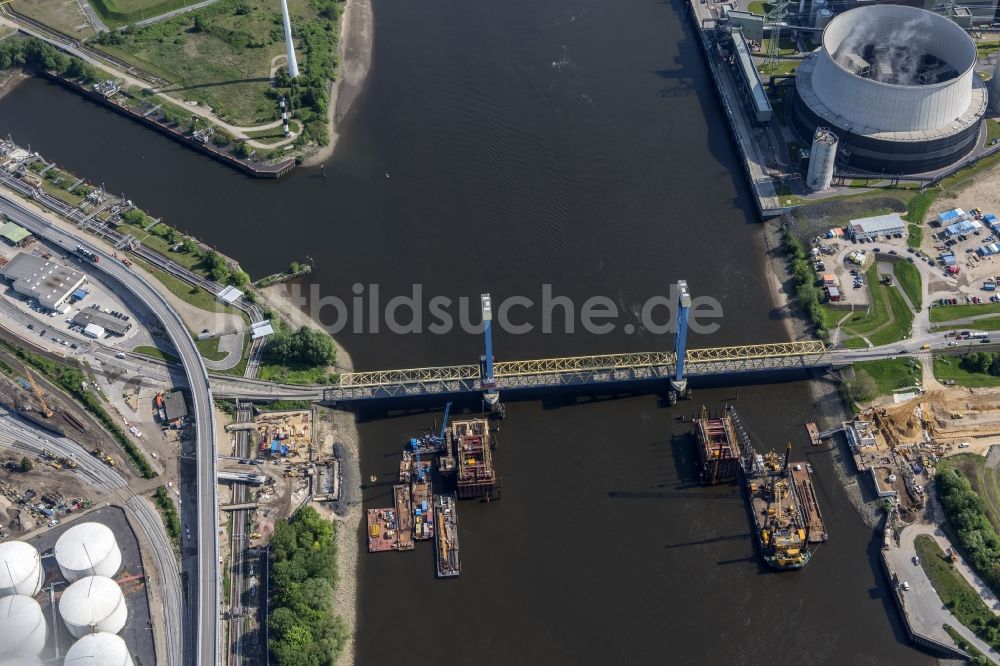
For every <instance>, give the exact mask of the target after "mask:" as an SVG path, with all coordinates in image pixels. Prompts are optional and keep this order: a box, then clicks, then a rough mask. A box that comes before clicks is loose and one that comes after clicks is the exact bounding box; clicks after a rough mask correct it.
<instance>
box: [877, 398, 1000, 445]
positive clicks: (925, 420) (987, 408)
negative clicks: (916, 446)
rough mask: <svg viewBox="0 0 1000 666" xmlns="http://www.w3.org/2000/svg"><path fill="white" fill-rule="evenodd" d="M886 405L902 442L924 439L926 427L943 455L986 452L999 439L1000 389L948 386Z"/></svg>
mask: <svg viewBox="0 0 1000 666" xmlns="http://www.w3.org/2000/svg"><path fill="white" fill-rule="evenodd" d="M884 409H885V421H884V425H885V426H889V427H890V428H891V430H892V433H893V435H895V437H896V439H897V442H898V443H899V444H913V443H918V442H923V441H924V439H925V435H924V432H923V431H924V430H925V429H926V431H927V433H926V434H927V436H929V437H930V438H931V439H933V440H934V441H935V442H937V443H938V444H939V445H941V448H942V450H941V454H943V455H948V454H951V453H960V452H961V453H985V452H986V450H987V449H988V448H989V446H990V445H991V444H997V443H1000V389H966V388H960V387H954V388H946V389H942V390H938V391H930V392H928V393H926V394H924V395H922V396H920V397H918V398H914V399H913V400H910V401H908V402H905V403H902V404H899V405H887V406H885V407H884ZM966 444H967V445H968V446H965V445H966Z"/></svg>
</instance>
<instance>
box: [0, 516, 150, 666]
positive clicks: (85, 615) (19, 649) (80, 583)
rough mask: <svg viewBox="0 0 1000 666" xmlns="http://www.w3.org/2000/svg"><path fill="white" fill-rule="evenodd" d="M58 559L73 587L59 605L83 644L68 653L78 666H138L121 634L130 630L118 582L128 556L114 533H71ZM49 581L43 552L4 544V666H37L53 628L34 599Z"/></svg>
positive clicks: (81, 529)
mask: <svg viewBox="0 0 1000 666" xmlns="http://www.w3.org/2000/svg"><path fill="white" fill-rule="evenodd" d="M53 553H54V555H55V558H56V563H57V564H58V565H59V570H60V571H61V572H62V574H63V577H64V578H65V579H66V581H67V582H69V583H70V585H69V586H68V587H66V589H65V590H64V591H63V593H62V595H61V598H60V599H59V614H60V616H61V617H62V619H63V622H64V623H65V624H66V629H67V631H69V633H70V634H71V635H72V636H73V637H74V638H78V639H79V640H78V641H77V642H76V643H75V644H73V646H72V647H70V649H69V651H68V652H67V653H66V658H65V662H64V663H65V664H67V665H72V666H133V662H132V657H131V656H130V655H129V650H128V647H127V646H126V644H125V641H123V640H122V639H121V638H120V637H119V636H117V635H116V634H117V633H118V632H119V631H121V630H122V629H123V628H124V627H125V623H126V621H127V620H128V607H127V606H126V604H125V597H124V595H123V594H122V591H121V588H120V587H119V586H118V583H116V582H115V581H114V580H112V576H115V575H117V574H118V572H119V571H120V570H121V564H122V553H121V549H120V548H119V547H118V541H117V540H116V539H115V535H114V533H113V532H112V531H111V529H110V528H108V527H107V526H106V525H102V524H100V523H81V524H80V525H76V526H74V527H71V528H70V529H68V530H66V532H65V533H63V535H62V536H60V537H59V540H58V541H57V542H56V545H55V548H54V549H53ZM44 580H45V570H44V568H43V566H42V563H41V558H40V557H39V554H38V551H37V550H36V549H35V547H34V546H32V545H30V544H27V543H24V542H22V541H7V542H4V543H0V627H2V630H0V666H37V665H39V664H41V663H42V662H41V661H40V660H39V659H38V655H40V654H41V653H42V650H43V649H44V648H45V642H46V640H47V637H48V626H47V625H46V622H45V617H44V614H43V613H42V609H41V606H39V604H38V602H37V601H35V600H34V599H33V598H32V597H34V596H35V595H37V594H38V593H39V591H40V589H41V587H42V583H43V582H44Z"/></svg>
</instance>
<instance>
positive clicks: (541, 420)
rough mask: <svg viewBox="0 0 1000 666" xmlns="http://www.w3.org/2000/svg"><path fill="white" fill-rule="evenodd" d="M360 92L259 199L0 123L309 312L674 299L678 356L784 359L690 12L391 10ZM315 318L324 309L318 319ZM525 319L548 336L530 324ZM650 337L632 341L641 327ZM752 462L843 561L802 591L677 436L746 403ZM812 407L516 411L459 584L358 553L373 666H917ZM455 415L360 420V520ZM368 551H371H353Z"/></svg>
mask: <svg viewBox="0 0 1000 666" xmlns="http://www.w3.org/2000/svg"><path fill="white" fill-rule="evenodd" d="M375 34H376V39H375V48H374V58H373V66H372V69H371V73H370V75H369V79H368V82H367V84H366V87H365V89H364V91H363V92H362V94H361V95H360V97H359V98H358V100H357V102H356V103H355V105H354V107H353V109H352V111H351V113H350V114H349V116H348V117H347V119H346V120H345V122H344V123H343V124H342V127H341V130H342V137H341V141H340V144H339V146H338V149H337V152H336V154H335V156H334V158H333V159H332V160H331V161H330V162H329V163H328V164H327V165H326V167H325V169H323V170H320V169H312V170H303V171H299V172H296V173H295V174H293V175H292V176H290V177H288V178H286V179H283V180H281V181H279V182H265V181H253V180H250V179H248V178H245V177H243V176H241V175H239V174H236V173H234V172H232V171H230V170H228V169H227V168H225V167H222V166H220V165H216V164H215V163H213V162H211V161H209V160H207V159H205V158H203V157H200V156H198V155H195V154H194V153H192V152H190V151H188V150H187V149H185V148H182V147H180V146H177V145H175V144H173V143H172V142H170V141H168V140H166V139H164V138H162V137H159V136H157V135H154V134H152V133H150V132H149V131H148V130H145V129H143V128H141V127H139V126H137V125H135V124H132V123H130V122H128V121H126V120H124V119H121V118H119V117H118V116H115V115H114V114H112V113H110V112H108V111H106V110H103V109H101V108H99V107H97V106H95V105H94V104H93V103H91V102H89V101H86V100H83V99H80V98H78V97H76V96H74V95H72V94H70V93H68V92H65V91H63V90H61V89H59V88H56V87H54V86H52V85H51V84H48V83H45V82H43V81H40V80H32V81H28V82H26V83H25V84H23V85H22V86H20V87H19V88H17V89H16V90H15V91H13V92H12V93H11V94H10V95H8V96H7V97H6V98H4V100H3V101H2V102H0V127H2V128H3V132H4V133H7V132H9V133H10V134H12V135H13V137H14V139H15V140H17V141H18V142H19V143H21V144H22V145H23V144H30V145H31V148H32V149H33V150H38V151H39V152H41V153H42V154H43V155H45V156H46V157H47V158H49V159H53V160H56V161H57V162H58V163H60V164H62V165H64V166H66V167H67V168H69V169H70V170H71V171H74V172H76V173H78V174H81V175H85V176H87V177H89V178H91V179H93V180H95V181H97V182H101V181H103V182H104V183H105V185H106V186H107V188H108V189H109V190H111V191H113V192H124V193H126V194H127V195H128V196H129V197H130V198H132V199H134V200H135V201H137V202H140V203H141V205H143V206H144V207H146V208H147V209H148V210H149V211H150V212H151V213H152V214H153V215H155V216H162V217H163V218H164V219H165V220H166V221H167V222H169V223H170V224H172V225H174V226H176V227H179V228H180V229H182V230H184V231H188V232H191V233H193V234H195V235H197V236H198V237H199V238H201V239H203V240H204V241H206V242H208V243H210V244H212V245H214V246H216V247H218V248H219V249H220V250H222V251H223V252H225V253H227V254H230V255H232V256H235V257H238V258H239V259H240V260H241V261H242V263H243V265H244V267H245V268H246V269H247V270H248V271H250V272H251V274H252V275H255V276H259V275H263V274H265V273H269V272H272V271H275V270H280V269H283V268H284V267H285V266H287V264H288V262H289V261H291V260H293V259H302V258H304V257H305V256H307V255H308V256H310V257H312V258H313V259H314V260H315V261H316V263H317V271H316V272H315V274H314V276H313V278H312V279H313V281H314V282H315V283H316V284H317V285H319V290H320V291H319V293H320V294H322V295H323V296H338V297H341V298H343V299H345V300H346V299H349V298H350V297H351V296H352V295H353V292H352V291H351V289H352V285H354V284H360V285H364V288H365V291H366V293H370V291H371V287H370V286H369V285H372V284H377V285H378V289H379V292H380V294H381V297H382V299H383V302H384V301H385V300H387V299H388V298H390V297H392V296H395V295H401V294H407V293H409V292H410V289H411V285H412V284H420V285H422V288H423V291H424V294H425V296H426V297H428V298H429V297H430V296H434V295H441V296H447V297H449V298H452V299H458V298H460V297H470V298H471V299H472V304H473V309H474V310H475V309H476V308H478V294H480V293H481V292H483V291H490V292H491V293H492V294H493V296H494V299H496V300H499V299H502V298H506V297H510V296H515V295H524V296H528V297H530V298H533V299H535V300H539V298H540V294H541V290H542V285H543V284H550V285H551V289H552V291H553V292H554V293H555V294H558V295H565V296H568V297H570V299H572V301H573V302H574V303H576V304H577V306H579V304H581V303H583V301H584V300H586V299H587V298H589V297H591V296H594V295H604V296H608V297H609V298H610V299H612V300H613V301H614V302H615V303H617V304H618V306H619V307H620V309H621V310H622V311H623V312H624V313H626V314H625V315H624V317H623V319H622V320H621V321H620V322H619V323H620V324H624V323H632V324H636V323H638V322H637V319H636V316H635V312H637V311H638V308H639V307H640V306H641V304H642V303H643V302H644V301H645V300H646V299H648V298H650V297H652V296H656V295H659V294H665V293H667V291H666V290H667V286H668V285H669V284H670V283H671V282H673V281H676V280H677V279H687V280H688V281H689V283H690V285H691V289H692V291H693V292H694V294H695V295H710V296H712V297H714V298H716V299H717V300H718V301H719V302H720V303H721V305H722V308H723V311H724V318H723V319H722V321H721V324H722V325H721V329H720V330H719V331H718V332H716V333H714V334H713V335H711V336H698V335H694V336H692V339H691V344H692V346H717V345H726V344H742V343H749V342H767V341H779V340H782V339H785V338H786V333H785V330H784V326H783V324H782V322H781V321H780V320H779V318H778V317H777V316H776V315H774V307H773V304H772V303H771V301H770V297H769V294H768V290H767V287H766V283H765V280H764V272H763V260H762V251H761V245H760V235H761V234H760V226H759V224H758V223H757V221H756V219H755V216H754V213H753V211H752V206H751V203H750V201H749V199H748V195H747V188H746V185H745V183H744V180H743V177H742V173H741V171H740V169H739V166H738V163H737V161H736V157H735V153H734V150H733V147H732V144H731V142H730V139H729V137H728V134H727V131H726V129H725V124H724V119H723V117H722V115H721V112H720V107H719V105H718V103H717V101H716V99H715V97H714V93H713V91H712V88H711V83H710V82H709V81H708V78H707V77H708V74H707V72H706V69H705V67H704V64H703V62H702V59H701V53H700V51H699V48H698V46H697V44H696V43H695V41H694V39H693V35H692V34H691V31H690V29H689V27H688V23H687V19H686V17H685V16H684V14H683V10H682V6H681V4H680V3H679V2H676V1H675V2H674V3H658V2H638V1H636V0H624V1H623V2H618V3H608V2H599V1H597V0H579V1H577V2H573V1H571V0H532V1H530V2H529V1H527V0H511V1H510V2H505V3H469V2H465V1H462V0H439V2H436V3H432V4H426V3H424V4H418V3H395V2H383V1H382V0H376V1H375ZM326 314H327V315H329V312H328V313H326ZM524 319H525V320H526V321H528V322H531V323H536V324H537V323H538V319H537V313H536V312H531V313H528V314H526V315H525V317H524ZM640 330H641V329H640ZM495 337H496V342H495V345H496V356H497V357H498V358H499V359H518V358H533V357H541V356H559V355H570V354H593V353H601V352H614V351H638V350H651V349H663V348H669V347H670V346H671V345H672V337H671V336H670V335H652V334H649V333H643V332H639V333H633V334H629V333H626V332H625V330H624V326H623V325H619V326H617V327H616V330H615V331H614V332H612V333H610V334H606V335H594V334H587V333H583V332H580V331H579V330H578V331H577V332H576V333H575V334H572V335H570V334H566V333H563V332H560V333H552V334H543V333H541V332H533V333H529V334H524V335H514V334H509V333H504V332H502V331H499V332H497V333H496V336H495ZM337 338H338V340H339V341H340V343H341V344H342V345H344V346H345V347H346V348H347V349H348V350H349V352H350V353H351V356H352V357H353V359H354V363H355V365H356V366H357V368H358V369H377V368H385V367H417V366H421V365H432V364H443V363H469V362H475V360H476V359H477V358H478V355H479V354H480V353H481V340H480V337H479V336H478V335H476V334H474V333H466V332H462V331H453V332H451V333H449V334H442V335H435V334H431V333H428V332H424V333H422V334H411V335H396V334H392V333H387V332H385V330H384V327H383V328H382V330H381V331H380V332H379V333H377V334H373V333H370V332H368V333H365V334H364V335H358V334H354V333H351V332H350V331H346V332H343V333H341V334H339V335H338V336H337ZM734 399H735V401H736V404H737V405H738V406H739V408H740V411H741V413H742V415H743V416H744V420H745V421H746V422H747V425H748V427H749V429H750V431H751V434H752V435H753V437H754V438H755V439H756V440H757V441H758V442H759V445H760V446H761V447H762V448H777V449H779V450H780V449H783V448H784V445H785V442H786V441H791V442H793V444H794V445H795V447H796V450H797V452H798V457H800V458H801V457H805V458H806V459H808V460H810V461H811V462H812V463H813V465H814V466H815V468H816V470H817V484H818V491H819V497H820V501H821V504H822V507H823V511H824V514H825V517H826V519H827V522H828V529H829V532H830V535H831V538H830V541H829V542H828V543H827V544H826V545H824V546H823V547H821V548H820V549H819V551H818V552H817V553H816V555H815V556H814V558H813V561H812V563H811V564H810V565H809V566H808V567H807V568H806V569H805V570H803V571H801V572H797V573H791V574H773V573H771V572H770V571H768V570H767V569H766V568H765V567H764V566H763V565H762V564H761V562H760V561H759V560H758V558H757V557H756V555H755V550H754V544H753V540H752V536H751V530H750V528H749V525H748V519H747V514H746V511H745V509H744V505H743V502H742V501H741V498H740V494H739V492H738V490H737V489H736V488H735V487H731V486H726V487H715V488H702V487H700V486H698V485H697V483H696V482H695V478H694V449H693V440H692V438H691V436H690V427H689V425H688V424H683V423H678V422H676V421H675V416H676V415H677V414H690V413H691V412H692V411H693V410H694V409H696V408H698V407H699V406H700V405H701V404H705V405H707V406H709V407H711V408H717V407H718V406H719V405H721V404H722V403H723V402H724V401H727V400H734ZM811 411H812V405H811V401H810V398H809V397H808V392H807V386H806V385H805V384H804V383H786V384H771V385H764V386H757V387H743V388H740V389H739V390H738V391H737V390H736V389H731V388H730V389H712V390H704V391H699V392H698V393H697V395H696V398H695V401H693V402H691V403H686V404H683V405H681V406H680V407H675V408H666V407H664V406H663V405H662V404H661V402H660V400H659V399H658V398H657V397H656V396H648V397H631V398H622V399H616V400H604V401H586V400H580V401H573V400H568V399H567V400H562V399H552V400H550V401H545V402H524V403H515V404H512V405H510V407H509V409H508V418H507V420H506V421H504V422H502V430H501V432H500V433H499V441H500V447H499V449H498V451H497V459H498V468H499V473H500V476H501V478H502V485H503V493H502V499H501V501H499V502H493V503H490V504H478V503H469V502H466V503H462V504H461V505H460V506H459V518H460V534H461V546H462V550H461V555H462V566H463V568H462V575H461V577H460V578H458V579H457V580H451V581H439V580H436V579H435V577H434V563H433V549H432V547H431V546H430V544H421V545H420V547H418V548H417V550H416V551H415V552H412V553H405V554H402V553H387V554H380V555H368V554H367V553H366V552H365V553H363V554H362V556H361V560H360V568H359V583H360V607H359V631H358V636H357V654H358V663H361V664H372V663H383V662H384V661H386V660H400V659H405V658H409V659H411V660H413V661H414V663H430V662H438V663H485V664H511V663H542V662H544V663H550V664H561V663H567V664H569V663H598V662H604V663H685V664H688V663H690V664H709V663H711V664H715V663H746V664H758V663H759V664H771V663H787V662H792V661H796V662H803V663H812V664H843V663H851V664H858V663H870V664H890V663H908V664H915V663H927V662H929V661H930V659H929V658H928V657H927V656H926V655H924V654H923V653H921V652H919V651H917V650H915V649H914V648H912V647H911V646H910V645H909V644H908V643H907V641H906V638H905V634H904V631H903V629H902V625H901V623H900V621H899V619H898V615H897V612H896V610H895V608H894V606H893V602H892V599H891V596H890V595H891V592H890V591H889V590H888V589H887V586H886V583H885V581H884V577H883V576H882V575H881V573H880V571H879V570H878V564H877V553H878V540H877V539H876V538H875V537H874V536H873V534H872V532H871V531H870V530H868V529H867V528H865V527H864V526H863V525H862V523H861V521H860V520H859V518H858V516H857V513H856V512H855V510H854V509H853V508H852V506H851V505H850V504H849V502H848V500H847V497H846V495H845V493H844V492H843V490H842V488H841V487H840V484H839V483H838V481H837V478H836V476H835V475H834V471H833V460H832V457H831V454H830V453H829V452H819V451H811V450H809V449H808V448H806V447H805V444H806V439H805V435H804V429H803V427H802V423H803V422H805V421H807V420H809V417H810V413H811ZM435 417H437V418H440V414H439V413H418V414H390V415H383V417H382V418H378V419H375V418H367V417H366V418H363V419H362V421H361V424H360V434H361V445H362V451H363V453H362V461H361V464H362V477H363V478H364V479H368V477H369V476H370V475H372V474H374V475H376V476H378V477H379V480H378V482H377V483H375V484H372V485H371V487H369V488H367V489H366V490H365V502H366V506H379V505H388V504H389V503H390V502H391V485H390V482H391V480H392V479H393V477H394V475H395V471H396V465H397V464H398V454H399V451H400V450H401V447H402V444H403V442H404V438H405V437H407V436H408V435H409V434H411V433H414V432H416V431H419V430H420V429H422V428H424V427H427V426H430V425H431V423H432V421H433V419H434V418H435ZM363 539H364V534H363V530H362V531H359V534H358V547H359V548H363Z"/></svg>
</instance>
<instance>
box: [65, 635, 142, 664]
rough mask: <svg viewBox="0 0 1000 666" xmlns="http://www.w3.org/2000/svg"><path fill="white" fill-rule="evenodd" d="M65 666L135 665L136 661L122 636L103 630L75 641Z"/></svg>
mask: <svg viewBox="0 0 1000 666" xmlns="http://www.w3.org/2000/svg"><path fill="white" fill-rule="evenodd" d="M63 666H134V662H133V661H132V656H131V655H130V654H129V653H128V646H127V645H125V641H123V640H122V639H121V637H119V636H115V635H114V634H109V633H106V632H101V633H99V634H90V635H88V636H84V637H83V638H81V639H80V640H78V641H77V642H76V643H73V646H72V647H71V648H70V649H69V650H68V651H67V652H66V659H65V661H63Z"/></svg>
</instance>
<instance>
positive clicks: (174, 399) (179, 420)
mask: <svg viewBox="0 0 1000 666" xmlns="http://www.w3.org/2000/svg"><path fill="white" fill-rule="evenodd" d="M163 410H164V413H165V414H166V416H167V423H169V424H170V425H172V426H180V425H183V424H184V420H185V419H186V418H187V415H188V411H187V403H185V402H184V394H183V393H181V392H180V391H173V392H172V393H167V394H165V395H164V396H163Z"/></svg>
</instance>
